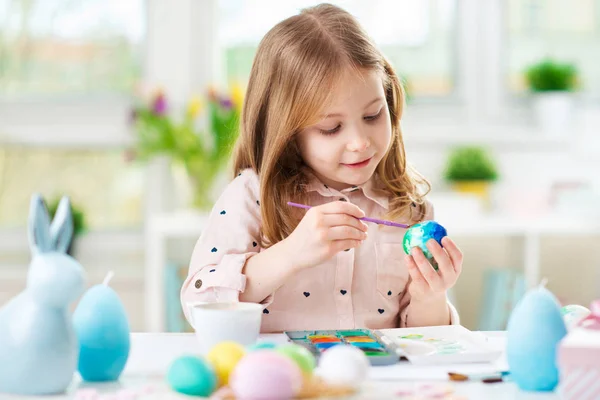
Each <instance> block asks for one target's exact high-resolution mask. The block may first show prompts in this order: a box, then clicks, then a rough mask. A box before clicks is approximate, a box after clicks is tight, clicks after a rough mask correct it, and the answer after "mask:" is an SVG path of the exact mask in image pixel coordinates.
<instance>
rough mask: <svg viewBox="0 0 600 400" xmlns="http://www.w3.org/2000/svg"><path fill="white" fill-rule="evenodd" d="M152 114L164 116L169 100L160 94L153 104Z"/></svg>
mask: <svg viewBox="0 0 600 400" xmlns="http://www.w3.org/2000/svg"><path fill="white" fill-rule="evenodd" d="M152 112H153V113H154V114H156V115H164V114H165V113H166V112H167V99H166V98H165V95H164V94H163V93H162V92H159V93H158V94H157V95H156V97H155V98H154V101H153V102H152Z"/></svg>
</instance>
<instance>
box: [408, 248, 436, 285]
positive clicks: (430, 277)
mask: <svg viewBox="0 0 600 400" xmlns="http://www.w3.org/2000/svg"><path fill="white" fill-rule="evenodd" d="M411 253H412V256H413V258H414V260H415V263H416V264H417V267H419V270H420V271H421V274H422V275H423V278H425V280H426V281H427V283H428V284H429V287H431V289H432V290H433V291H434V292H440V291H442V290H444V282H443V281H442V277H441V276H440V275H439V274H438V272H437V271H436V270H435V269H433V266H432V265H431V263H430V262H429V260H427V258H426V257H425V254H423V251H422V250H421V249H420V248H419V247H413V249H412V250H411Z"/></svg>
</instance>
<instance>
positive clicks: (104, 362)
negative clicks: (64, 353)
mask: <svg viewBox="0 0 600 400" xmlns="http://www.w3.org/2000/svg"><path fill="white" fill-rule="evenodd" d="M73 325H74V327H75V332H76V334H77V338H78V340H79V365H78V370H79V373H80V374H81V377H82V378H83V380H85V381H90V382H100V381H114V380H117V379H119V376H120V375H121V372H123V369H124V368H125V364H126V363H127V358H128V357H129V347H130V339H129V333H130V331H129V322H128V319H127V314H126V312H125V308H124V307H123V304H122V303H121V301H120V299H119V296H118V295H117V294H116V293H115V291H114V290H112V289H111V288H110V287H108V286H107V285H104V284H102V285H96V286H94V287H92V288H90V289H89V290H88V291H87V292H86V293H85V295H84V296H83V297H82V299H81V301H80V302H79V304H78V305H77V309H76V310H75V313H74V314H73Z"/></svg>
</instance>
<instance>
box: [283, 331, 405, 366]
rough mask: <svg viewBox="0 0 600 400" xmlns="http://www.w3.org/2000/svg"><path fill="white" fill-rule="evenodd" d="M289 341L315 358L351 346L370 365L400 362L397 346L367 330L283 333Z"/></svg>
mask: <svg viewBox="0 0 600 400" xmlns="http://www.w3.org/2000/svg"><path fill="white" fill-rule="evenodd" d="M285 334H286V335H287V337H288V339H289V341H291V342H292V343H295V344H298V345H300V346H303V347H305V348H307V349H308V350H310V351H311V352H312V353H313V354H314V355H315V356H316V357H317V358H318V357H319V356H320V355H321V353H323V352H324V351H327V349H329V348H331V347H333V346H337V345H342V344H345V345H351V346H354V347H357V348H358V349H360V350H362V351H363V352H364V353H365V355H366V356H367V358H368V359H369V362H370V363H371V365H391V364H395V363H397V362H398V361H399V360H400V354H399V349H398V346H397V345H395V344H394V343H392V342H390V341H387V343H386V342H385V341H384V340H383V339H382V338H381V337H380V336H379V335H377V334H376V333H375V332H374V331H372V330H369V329H349V330H322V331H320V330H316V331H288V332H285Z"/></svg>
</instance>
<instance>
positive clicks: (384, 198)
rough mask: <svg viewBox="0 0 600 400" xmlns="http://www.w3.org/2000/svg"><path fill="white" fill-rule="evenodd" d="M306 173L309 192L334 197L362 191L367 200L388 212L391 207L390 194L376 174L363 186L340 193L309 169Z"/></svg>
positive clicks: (343, 190) (351, 187)
mask: <svg viewBox="0 0 600 400" xmlns="http://www.w3.org/2000/svg"><path fill="white" fill-rule="evenodd" d="M305 173H306V176H307V178H308V185H307V192H317V193H319V194H320V195H321V196H324V197H334V196H340V195H347V194H349V193H351V192H356V191H358V190H362V192H363V194H364V195H365V197H366V198H368V199H370V200H372V201H374V202H375V203H377V204H379V205H380V206H381V207H383V208H385V209H386V210H387V209H388V207H389V201H390V196H389V194H388V192H387V191H385V190H384V189H383V186H382V185H381V183H380V181H379V179H378V178H377V176H376V174H374V175H373V176H372V177H371V179H369V180H368V181H367V182H365V183H363V184H362V185H357V186H350V187H348V188H346V189H342V190H340V191H338V190H336V189H334V188H331V187H329V186H327V185H325V184H324V183H323V182H321V181H320V180H319V178H317V177H316V175H315V174H314V173H313V172H312V171H310V170H308V169H307V170H306V171H305Z"/></svg>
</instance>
